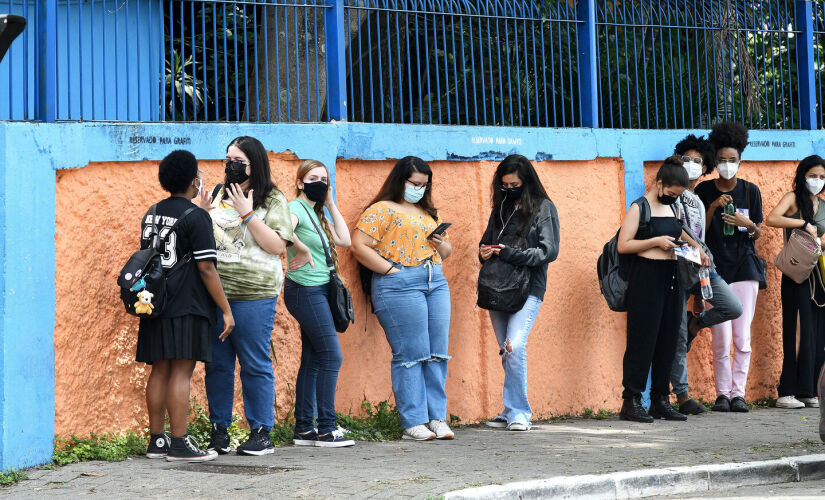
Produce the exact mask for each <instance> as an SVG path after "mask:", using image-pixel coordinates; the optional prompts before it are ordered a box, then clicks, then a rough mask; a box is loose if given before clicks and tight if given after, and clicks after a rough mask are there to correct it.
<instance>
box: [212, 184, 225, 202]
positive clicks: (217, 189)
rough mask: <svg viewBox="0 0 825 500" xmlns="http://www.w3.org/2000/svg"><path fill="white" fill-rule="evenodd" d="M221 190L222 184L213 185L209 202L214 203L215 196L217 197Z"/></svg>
mask: <svg viewBox="0 0 825 500" xmlns="http://www.w3.org/2000/svg"><path fill="white" fill-rule="evenodd" d="M221 188H223V184H215V187H214V188H213V189H212V199H211V201H215V196H218V193H219V192H220V191H221Z"/></svg>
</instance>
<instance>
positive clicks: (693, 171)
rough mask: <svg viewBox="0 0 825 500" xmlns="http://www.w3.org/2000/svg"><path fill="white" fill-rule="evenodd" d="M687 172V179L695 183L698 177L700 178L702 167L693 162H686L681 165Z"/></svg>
mask: <svg viewBox="0 0 825 500" xmlns="http://www.w3.org/2000/svg"><path fill="white" fill-rule="evenodd" d="M682 165H683V166H684V167H685V170H687V173H688V178H689V179H690V180H692V181H695V180H696V179H698V178H699V177H701V176H702V165H700V164H698V163H696V162H695V161H688V162H685V163H683V164H682Z"/></svg>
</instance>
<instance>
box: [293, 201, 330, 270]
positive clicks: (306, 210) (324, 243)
mask: <svg viewBox="0 0 825 500" xmlns="http://www.w3.org/2000/svg"><path fill="white" fill-rule="evenodd" d="M301 207H302V208H303V209H304V211H305V212H306V213H307V217H309V221H310V222H312V227H314V228H315V232H316V233H318V238H319V239H320V240H321V245H323V246H324V256H326V258H327V267H328V268H329V269H330V270H331V271H332V270H335V263H334V262H333V260H332V256H331V255H330V251H329V248H327V243H326V241H325V240H324V234H323V232H322V231H321V229H320V228H319V227H318V224H316V223H315V219H313V218H312V214H310V213H309V210H308V209H307V207H306V205H304V204H303V203H301Z"/></svg>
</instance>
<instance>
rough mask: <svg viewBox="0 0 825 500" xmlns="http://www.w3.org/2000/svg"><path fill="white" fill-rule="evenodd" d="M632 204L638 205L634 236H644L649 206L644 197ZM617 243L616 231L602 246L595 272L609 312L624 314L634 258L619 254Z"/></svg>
mask: <svg viewBox="0 0 825 500" xmlns="http://www.w3.org/2000/svg"><path fill="white" fill-rule="evenodd" d="M633 203H635V204H637V205H639V229H638V231H637V232H636V234H639V233H642V234H644V233H645V232H646V231H648V229H649V226H650V204H649V203H648V201H647V198H645V197H644V196H642V197H640V198H639V199H637V200H635V201H634V202H633ZM618 241H619V231H616V235H615V236H613V238H611V239H610V241H608V242H607V243H605V244H604V248H603V249H602V254H601V255H599V260H598V261H597V262H596V272H597V273H598V275H599V288H600V289H601V292H602V295H604V299H605V300H606V301H607V307H609V308H610V310H611V311H616V312H624V311H627V304H626V298H625V296H626V294H627V279H628V276H629V273H630V267H631V266H632V265H633V258H634V257H635V256H634V255H624V254H619V248H618Z"/></svg>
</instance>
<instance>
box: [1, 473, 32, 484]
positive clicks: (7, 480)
mask: <svg viewBox="0 0 825 500" xmlns="http://www.w3.org/2000/svg"><path fill="white" fill-rule="evenodd" d="M28 478H29V476H28V474H26V473H25V472H23V471H21V470H16V469H9V470H6V471H3V472H0V486H11V485H13V484H17V483H19V482H20V481H24V480H26V479H28Z"/></svg>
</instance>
